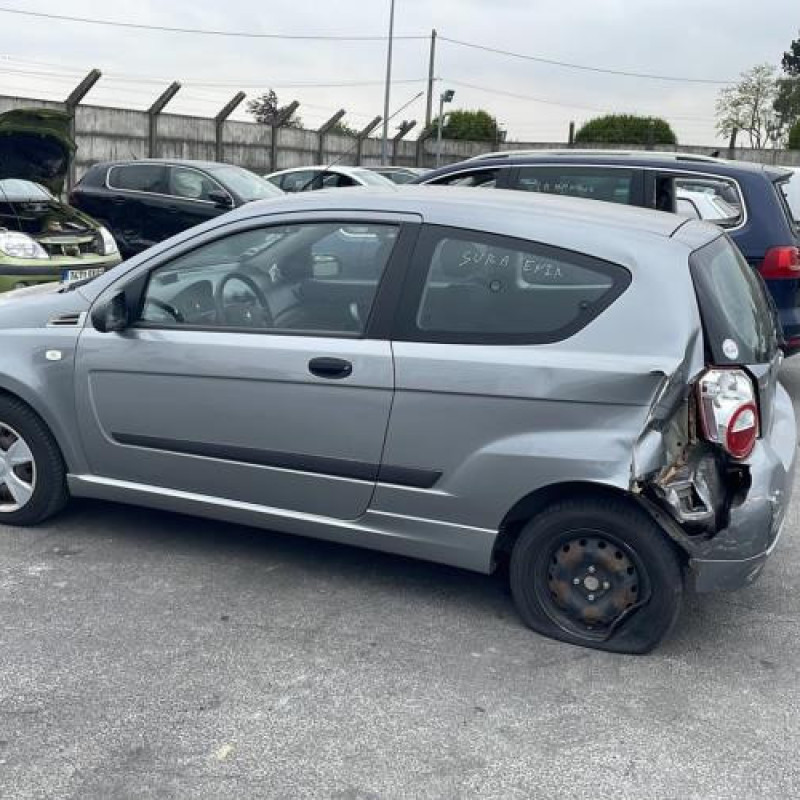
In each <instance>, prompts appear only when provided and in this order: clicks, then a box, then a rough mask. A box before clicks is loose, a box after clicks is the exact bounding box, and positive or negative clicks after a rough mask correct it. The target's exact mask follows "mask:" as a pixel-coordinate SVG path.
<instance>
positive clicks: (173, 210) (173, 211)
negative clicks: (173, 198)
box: [167, 206, 180, 214]
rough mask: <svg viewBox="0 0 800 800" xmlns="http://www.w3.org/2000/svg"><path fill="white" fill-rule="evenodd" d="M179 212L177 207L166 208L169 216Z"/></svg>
mask: <svg viewBox="0 0 800 800" xmlns="http://www.w3.org/2000/svg"><path fill="white" fill-rule="evenodd" d="M179 211H180V209H179V208H178V206H167V213H169V214H177V213H178V212H179Z"/></svg>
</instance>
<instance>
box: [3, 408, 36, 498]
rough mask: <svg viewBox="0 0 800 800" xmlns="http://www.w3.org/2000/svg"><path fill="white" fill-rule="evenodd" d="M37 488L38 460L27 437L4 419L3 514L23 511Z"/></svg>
mask: <svg viewBox="0 0 800 800" xmlns="http://www.w3.org/2000/svg"><path fill="white" fill-rule="evenodd" d="M35 489H36V461H35V460H34V458H33V453H32V452H31V448H30V446H29V445H28V443H27V442H26V441H25V439H24V438H23V437H22V436H21V435H20V434H19V432H18V431H16V430H15V429H14V428H12V427H11V426H10V425H6V424H5V423H2V422H0V514H9V513H12V512H14V511H19V510H20V509H21V508H23V507H24V506H26V505H27V504H28V503H29V502H30V499H31V498H32V497H33V493H34V491H35Z"/></svg>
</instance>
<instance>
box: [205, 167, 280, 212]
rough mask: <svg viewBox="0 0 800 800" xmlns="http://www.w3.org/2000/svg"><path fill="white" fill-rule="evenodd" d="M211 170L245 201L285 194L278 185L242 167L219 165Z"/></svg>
mask: <svg viewBox="0 0 800 800" xmlns="http://www.w3.org/2000/svg"><path fill="white" fill-rule="evenodd" d="M210 172H211V174H212V175H213V176H214V177H215V178H217V179H218V180H219V181H220V182H221V183H223V184H224V185H225V186H226V187H227V188H228V189H230V191H232V192H233V193H234V194H236V195H238V196H239V197H240V198H241V199H242V200H243V201H244V202H245V203H249V202H251V201H252V200H267V199H268V198H270V197H280V196H281V195H282V194H283V192H282V191H281V190H280V189H279V188H278V187H277V186H274V185H273V184H271V183H270V182H269V181H265V180H264V179H263V178H260V177H259V176H258V175H256V174H255V173H253V172H250V171H249V170H246V169H242V168H241V167H217V168H215V169H213V170H210Z"/></svg>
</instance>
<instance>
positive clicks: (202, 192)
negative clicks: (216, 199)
mask: <svg viewBox="0 0 800 800" xmlns="http://www.w3.org/2000/svg"><path fill="white" fill-rule="evenodd" d="M169 172H170V186H169V193H170V194H171V195H174V196H175V197H182V198H185V199H187V200H205V201H206V202H211V199H210V197H209V195H210V194H211V193H212V192H225V190H224V189H223V188H222V187H221V186H220V185H219V184H218V183H217V182H216V181H215V180H214V179H213V178H210V177H209V176H208V175H205V174H203V173H202V172H199V171H198V170H196V169H189V168H187V167H171V168H170V171H169ZM225 194H228V193H227V192H225Z"/></svg>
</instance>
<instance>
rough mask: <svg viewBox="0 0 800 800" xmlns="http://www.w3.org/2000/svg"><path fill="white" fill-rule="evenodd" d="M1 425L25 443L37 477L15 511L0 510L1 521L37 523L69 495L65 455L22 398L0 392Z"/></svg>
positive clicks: (53, 512) (0, 522)
mask: <svg viewBox="0 0 800 800" xmlns="http://www.w3.org/2000/svg"><path fill="white" fill-rule="evenodd" d="M4 425H5V426H8V427H9V428H11V429H13V430H14V431H16V432H17V433H18V434H19V436H20V437H22V439H24V441H25V443H26V444H27V445H28V448H29V449H30V452H31V454H32V455H33V464H34V467H35V476H36V478H35V482H34V484H33V493H32V494H31V496H30V499H29V500H28V501H27V502H25V504H24V505H22V506H21V507H20V508H18V509H16V510H14V511H3V512H0V525H17V526H21V527H25V526H29V525H36V524H37V523H39V522H42V521H44V520H46V519H47V518H48V517H52V516H53V515H54V514H56V513H58V512H59V511H60V510H61V509H62V508H63V507H64V506H65V505H66V502H67V500H68V499H69V493H68V491H67V482H66V469H65V467H64V459H63V458H62V456H61V451H60V449H59V447H58V445H57V444H56V441H55V439H54V438H53V436H52V434H51V433H50V431H49V429H48V427H47V425H45V423H44V422H43V421H42V420H41V418H40V417H39V416H38V414H36V413H35V412H34V411H33V410H32V409H31V408H30V407H29V406H27V405H26V404H25V403H23V402H22V401H21V400H18V399H16V398H14V397H8V396H3V395H0V426H4Z"/></svg>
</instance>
